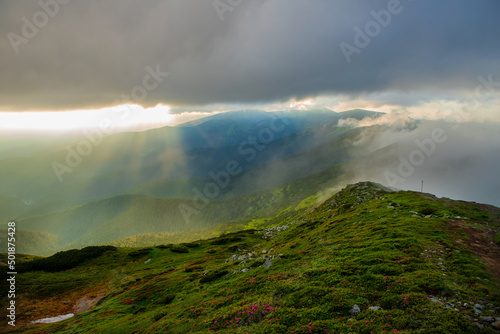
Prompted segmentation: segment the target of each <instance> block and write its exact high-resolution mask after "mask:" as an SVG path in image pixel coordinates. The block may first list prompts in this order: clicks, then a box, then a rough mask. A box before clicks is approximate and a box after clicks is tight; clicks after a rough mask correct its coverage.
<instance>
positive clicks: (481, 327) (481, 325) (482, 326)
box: [474, 322, 484, 329]
mask: <svg viewBox="0 0 500 334" xmlns="http://www.w3.org/2000/svg"><path fill="white" fill-rule="evenodd" d="M474 325H476V326H477V327H478V328H479V329H483V328H484V325H483V324H480V323H479V322H475V323H474Z"/></svg>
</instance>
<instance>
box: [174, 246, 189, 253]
mask: <svg viewBox="0 0 500 334" xmlns="http://www.w3.org/2000/svg"><path fill="white" fill-rule="evenodd" d="M170 250H171V251H172V252H174V253H189V249H188V248H187V247H186V246H183V245H173V246H172V247H170Z"/></svg>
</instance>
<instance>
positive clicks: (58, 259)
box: [18, 246, 117, 272]
mask: <svg viewBox="0 0 500 334" xmlns="http://www.w3.org/2000/svg"><path fill="white" fill-rule="evenodd" d="M116 249H117V248H116V247H114V246H88V247H85V248H82V249H70V250H67V251H62V252H58V253H56V254H54V255H52V256H49V257H46V258H43V259H36V260H33V261H29V262H24V263H20V264H18V268H19V271H21V272H27V271H36V270H43V271H47V272H56V271H63V270H68V269H71V268H74V267H76V266H77V265H79V264H81V263H83V262H85V261H87V260H90V259H94V258H97V257H99V256H101V255H102V254H103V253H104V252H106V251H108V250H109V251H116Z"/></svg>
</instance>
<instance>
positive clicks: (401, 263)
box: [1, 182, 500, 334]
mask: <svg viewBox="0 0 500 334" xmlns="http://www.w3.org/2000/svg"><path fill="white" fill-rule="evenodd" d="M273 224H274V225H273V226H270V227H267V228H265V229H263V230H242V231H240V232H234V233H228V234H224V235H221V236H220V237H217V238H212V239H209V240H201V241H197V242H191V243H184V244H175V245H172V244H169V245H156V246H154V247H153V245H151V247H149V248H115V247H112V246H108V247H88V248H84V249H82V250H79V251H76V250H72V251H68V252H61V253H58V254H55V255H53V256H52V257H49V258H36V259H31V258H29V259H26V261H25V262H23V263H21V264H20V268H19V271H20V272H21V274H19V275H18V276H17V284H18V290H19V291H18V292H19V294H18V295H17V298H16V300H17V303H18V319H17V324H18V327H17V330H16V331H14V332H15V333H72V334H74V333H110V334H112V333H117V334H118V333H120V334H122V333H150V334H153V333H263V334H264V333H265V334H268V333H386V332H387V333H388V332H391V333H393V332H401V333H421V332H425V333H439V334H441V333H450V334H451V333H453V334H455V333H498V332H500V331H498V330H496V329H495V328H498V327H497V326H498V325H500V323H499V322H498V321H496V320H500V319H498V318H499V317H500V246H499V244H500V234H499V233H500V210H499V209H497V208H495V207H492V206H487V205H480V204H476V203H469V202H463V201H453V200H450V199H438V198H436V197H434V196H432V195H429V194H420V193H415V192H407V191H405V192H403V191H400V192H393V191H390V190H389V189H385V188H383V187H382V186H379V185H377V184H374V183H369V182H363V183H358V184H355V185H350V186H348V187H346V188H345V189H344V190H342V191H341V192H339V193H337V194H336V195H335V196H333V197H331V198H329V199H327V200H326V201H325V202H324V203H323V204H321V205H319V206H318V207H316V208H314V209H304V210H303V211H301V212H298V213H297V215H296V216H295V217H291V216H289V217H285V216H282V217H280V218H278V219H276V220H274V221H273ZM2 272H5V270H2ZM2 282H5V280H4V279H2ZM2 294H3V292H2ZM2 303H4V302H2ZM4 306H5V305H4V304H2V305H1V307H2V308H3V309H5V307H4ZM67 313H76V315H75V316H74V317H72V318H70V319H68V320H65V321H62V322H59V323H54V324H31V325H29V324H28V323H29V322H30V321H33V320H36V319H40V318H44V317H54V316H57V315H63V314H67ZM495 318H496V319H495ZM1 321H2V323H1V326H2V328H7V324H6V323H5V317H2V320H1ZM7 329H8V328H7Z"/></svg>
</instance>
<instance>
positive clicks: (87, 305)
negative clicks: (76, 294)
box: [73, 292, 105, 314]
mask: <svg viewBox="0 0 500 334" xmlns="http://www.w3.org/2000/svg"><path fill="white" fill-rule="evenodd" d="M104 295H105V293H104V292H101V293H98V294H93V295H91V294H87V295H84V296H82V297H81V298H80V299H78V300H77V301H76V302H75V304H74V305H73V311H74V313H75V314H79V313H82V312H85V311H87V310H89V309H91V308H92V307H94V306H95V304H97V302H98V301H99V300H100V299H101V298H102V297H104Z"/></svg>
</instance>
